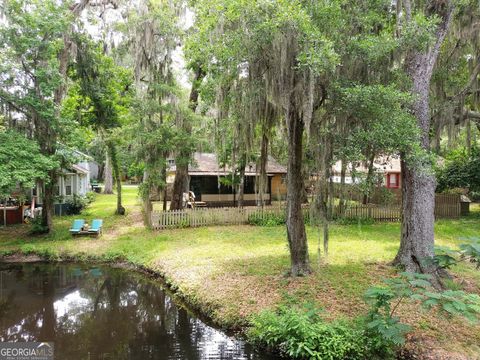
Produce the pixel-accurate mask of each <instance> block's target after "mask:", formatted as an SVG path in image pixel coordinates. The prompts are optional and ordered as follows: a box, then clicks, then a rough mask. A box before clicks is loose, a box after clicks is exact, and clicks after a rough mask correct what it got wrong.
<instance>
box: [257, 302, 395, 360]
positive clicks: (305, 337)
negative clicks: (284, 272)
mask: <svg viewBox="0 0 480 360" xmlns="http://www.w3.org/2000/svg"><path fill="white" fill-rule="evenodd" d="M251 322H252V327H251V328H250V330H249V331H248V333H247V336H248V338H249V340H250V341H251V342H253V343H255V344H257V345H259V346H263V347H266V348H269V349H274V350H276V351H277V352H279V353H280V355H283V356H289V357H291V358H293V359H332V360H335V359H374V358H375V355H373V354H372V353H371V350H370V349H371V348H372V346H371V343H372V339H368V338H367V337H366V332H365V330H364V327H363V326H362V325H361V323H358V324H356V323H349V322H346V321H335V322H331V323H329V322H325V321H323V320H322V319H321V317H320V316H319V315H318V311H317V310H315V309H314V308H313V307H312V306H306V307H303V308H302V307H295V306H285V305H283V306H280V307H279V308H278V310H277V311H271V310H270V311H264V312H262V313H260V314H258V315H256V316H254V317H253V318H252V320H251ZM384 355H385V352H384V353H383V354H382V355H381V356H380V357H379V358H381V359H386V358H388V357H386V356H384Z"/></svg>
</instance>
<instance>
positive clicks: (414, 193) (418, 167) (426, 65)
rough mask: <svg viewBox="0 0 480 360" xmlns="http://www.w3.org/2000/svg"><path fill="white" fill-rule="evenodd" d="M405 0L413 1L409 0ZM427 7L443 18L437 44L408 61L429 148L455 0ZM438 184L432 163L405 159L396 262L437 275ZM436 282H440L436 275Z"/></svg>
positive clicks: (416, 108) (423, 143)
mask: <svg viewBox="0 0 480 360" xmlns="http://www.w3.org/2000/svg"><path fill="white" fill-rule="evenodd" d="M405 2H406V3H407V4H408V5H409V4H410V2H409V1H408V0H407V1H405ZM407 10H408V8H407ZM427 11H428V13H429V14H430V15H432V16H433V15H437V16H438V17H439V18H440V19H441V22H440V23H439V25H438V27H437V30H436V40H435V44H434V45H433V46H432V47H431V48H430V49H428V50H426V51H423V52H421V51H412V52H411V53H409V54H408V56H407V58H406V62H405V65H406V71H407V74H408V75H409V77H410V78H411V80H412V83H413V87H412V93H413V94H414V95H415V96H416V98H415V102H414V103H413V105H412V112H413V114H414V116H415V117H416V119H417V125H418V127H419V129H420V130H421V144H420V145H421V146H422V147H423V149H424V150H425V151H427V152H429V151H430V140H429V132H430V121H431V117H430V107H429V91H430V81H431V77H432V72H433V68H434V66H435V63H436V61H437V58H438V54H439V52H440V47H441V45H442V43H443V40H444V39H445V36H446V34H447V31H448V28H449V25H450V22H451V18H452V13H453V4H452V1H442V2H431V3H429V8H428V10H427ZM435 185H436V184H435V176H434V173H433V170H432V166H431V165H430V164H423V163H416V164H415V163H410V162H409V163H407V162H405V161H404V160H402V232H401V242H400V249H399V251H398V254H397V256H396V258H395V260H394V264H397V265H401V266H403V267H404V268H405V270H406V271H412V272H422V273H430V274H432V275H438V268H437V267H435V266H434V265H433V264H432V262H431V261H428V260H430V259H432V257H433V256H434V241H435V240H434V231H433V225H434V208H435ZM434 283H436V284H435V285H437V286H439V285H440V282H439V280H438V277H437V276H435V281H434Z"/></svg>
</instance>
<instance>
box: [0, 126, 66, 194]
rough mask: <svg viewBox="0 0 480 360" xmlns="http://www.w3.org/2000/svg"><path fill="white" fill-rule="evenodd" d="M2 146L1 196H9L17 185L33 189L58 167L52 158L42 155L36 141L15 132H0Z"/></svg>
mask: <svg viewBox="0 0 480 360" xmlns="http://www.w3.org/2000/svg"><path fill="white" fill-rule="evenodd" d="M0 144H1V146H0V196H1V195H7V194H8V193H9V192H10V191H11V190H13V189H14V188H15V187H16V186H17V185H20V186H22V187H24V188H27V189H28V188H31V187H33V186H34V184H35V182H36V181H37V180H40V179H43V180H45V179H46V178H47V177H48V171H49V170H51V169H54V168H56V167H57V166H58V163H57V162H56V161H54V160H53V159H52V158H50V157H46V156H44V155H42V154H41V153H40V150H39V146H38V144H37V142H36V141H35V140H32V139H27V138H26V137H25V136H23V135H22V134H20V133H18V132H16V131H14V130H9V131H6V132H0Z"/></svg>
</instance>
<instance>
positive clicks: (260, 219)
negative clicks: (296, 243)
mask: <svg viewBox="0 0 480 360" xmlns="http://www.w3.org/2000/svg"><path fill="white" fill-rule="evenodd" d="M285 221H286V217H285V214H281V215H278V214H275V213H272V212H266V213H264V214H263V216H261V215H259V214H256V213H253V214H250V215H249V216H248V223H249V224H250V225H256V226H276V225H284V224H285Z"/></svg>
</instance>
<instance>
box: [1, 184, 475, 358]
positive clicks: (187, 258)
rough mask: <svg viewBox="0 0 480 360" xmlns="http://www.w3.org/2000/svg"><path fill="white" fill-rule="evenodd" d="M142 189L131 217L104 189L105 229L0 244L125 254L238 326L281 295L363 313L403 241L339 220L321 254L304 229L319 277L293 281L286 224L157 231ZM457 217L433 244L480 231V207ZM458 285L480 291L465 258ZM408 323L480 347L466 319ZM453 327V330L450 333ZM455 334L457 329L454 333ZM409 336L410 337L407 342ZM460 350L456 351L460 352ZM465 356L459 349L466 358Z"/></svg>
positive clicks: (61, 225)
mask: <svg viewBox="0 0 480 360" xmlns="http://www.w3.org/2000/svg"><path fill="white" fill-rule="evenodd" d="M136 191H137V189H136V187H133V186H130V187H125V189H124V202H125V207H126V208H127V216H126V217H120V216H115V215H113V212H114V210H115V196H114V195H98V196H97V199H96V201H95V202H94V203H93V204H92V205H91V207H90V208H89V209H88V210H86V211H85V212H84V214H83V215H82V217H83V218H85V219H87V220H91V219H92V218H96V217H99V218H103V219H104V220H105V234H104V235H103V236H102V237H100V238H98V239H94V238H75V239H74V238H72V237H71V236H70V235H69V233H68V228H69V226H70V223H71V221H72V217H59V218H56V219H55V231H54V232H53V233H52V234H50V235H48V236H43V237H29V236H28V235H27V232H26V227H24V226H17V227H11V228H7V229H1V230H0V251H1V252H2V253H3V254H5V253H11V252H24V253H38V254H42V255H45V256H49V257H53V258H55V257H58V258H70V257H74V258H77V259H85V260H87V259H101V260H119V259H120V260H126V261H128V262H131V263H133V264H136V265H142V266H145V267H147V268H149V269H152V270H155V271H157V272H159V273H161V274H162V275H163V276H164V277H165V278H166V280H167V281H168V282H169V283H170V285H171V286H172V287H173V288H174V289H176V291H177V293H178V294H179V295H180V296H181V297H183V298H184V299H185V300H186V301H187V302H188V303H190V304H191V305H193V306H195V307H198V308H200V309H201V310H202V311H203V312H204V313H206V314H207V315H208V316H210V317H211V318H212V319H213V320H214V321H215V322H217V323H219V324H221V325H224V326H228V327H241V326H242V325H244V324H245V323H246V319H247V318H248V316H249V315H250V314H252V313H255V312H258V311H260V310H262V309H265V308H267V307H271V306H274V305H275V304H278V303H279V302H282V301H284V299H285V297H286V296H287V294H288V295H289V296H293V297H296V298H298V301H315V302H317V303H318V304H319V305H320V306H322V307H323V308H324V309H325V311H326V316H327V317H328V318H334V317H353V316H357V315H360V314H362V313H364V312H365V309H366V307H365V305H364V303H363V300H362V296H363V293H364V292H365V290H366V289H367V288H368V287H369V286H371V285H372V284H375V283H378V282H380V281H381V279H382V278H383V277H387V276H393V275H394V274H395V272H394V270H393V269H392V268H391V267H390V266H389V265H388V262H389V261H391V260H392V259H393V257H394V256H395V253H396V251H397V248H398V244H399V233H400V226H399V224H398V223H384V224H374V225H362V226H359V225H334V226H332V229H331V240H330V254H329V257H328V259H326V258H325V257H323V255H322V256H321V257H320V258H319V256H318V251H317V249H318V245H319V232H318V230H317V229H314V228H310V227H309V228H308V229H307V231H308V238H309V245H310V254H311V261H312V265H313V268H314V273H313V275H311V276H309V277H305V278H297V279H291V278H288V277H285V276H284V274H285V272H286V271H287V270H288V266H289V257H288V250H287V245H286V234H285V228H284V227H282V226H277V227H253V226H228V227H209V228H197V229H179V230H166V231H160V232H152V231H149V230H147V229H145V228H144V227H143V226H142V223H141V214H140V206H139V204H138V201H137V198H136V194H137V193H136ZM475 210H476V211H474V213H473V214H472V215H471V216H469V217H468V218H463V219H460V220H448V221H447V220H443V221H438V222H437V223H436V227H435V230H436V238H437V243H438V244H440V245H444V246H450V247H456V246H457V245H458V244H459V243H460V242H461V240H459V238H460V237H462V236H463V237H469V236H476V235H478V234H480V211H478V210H479V209H478V208H475ZM453 275H454V278H455V280H456V282H457V285H455V286H457V287H460V288H465V289H466V290H468V291H472V292H476V293H480V271H477V270H475V269H474V268H473V267H472V266H470V265H461V266H459V267H457V268H456V269H455V271H454V272H453ZM400 313H401V317H402V319H403V320H404V321H406V322H409V323H411V324H412V325H414V327H415V329H416V330H415V332H414V334H413V337H412V339H413V338H414V339H415V343H416V344H418V343H420V344H422V347H423V348H425V349H428V348H429V347H431V348H435V349H436V350H435V351H437V352H438V354H439V355H438V356H439V357H440V356H441V355H442V354H443V353H442V352H443V351H447V350H448V351H449V354H452V353H454V352H459V353H462V354H468V356H470V358H472V357H473V358H475V357H474V356H475V355H474V354H480V348H479V346H478V344H480V327H479V326H478V325H469V324H465V323H464V322H463V321H461V320H460V319H453V320H450V319H444V318H441V317H438V316H431V314H429V313H426V312H423V311H422V310H420V309H418V308H417V307H416V306H414V305H409V304H406V305H405V306H403V309H401V312H400ZM445 329H449V331H445ZM452 334H454V336H453V337H452ZM411 342H412V343H413V340H412V341H411ZM459 356H460V355H459ZM460 358H462V357H460Z"/></svg>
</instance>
